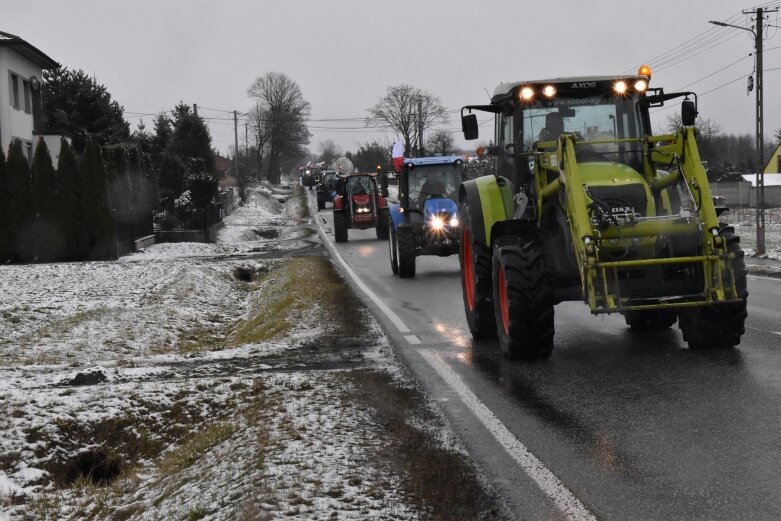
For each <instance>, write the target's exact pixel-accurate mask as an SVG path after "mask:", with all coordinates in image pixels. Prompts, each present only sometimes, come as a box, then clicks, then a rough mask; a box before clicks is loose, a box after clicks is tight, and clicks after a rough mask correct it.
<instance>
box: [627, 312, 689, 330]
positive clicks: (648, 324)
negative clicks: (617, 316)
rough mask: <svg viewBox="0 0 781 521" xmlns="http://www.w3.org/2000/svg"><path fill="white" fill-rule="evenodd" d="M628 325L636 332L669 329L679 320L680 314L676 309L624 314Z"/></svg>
mask: <svg viewBox="0 0 781 521" xmlns="http://www.w3.org/2000/svg"><path fill="white" fill-rule="evenodd" d="M624 320H625V321H626V325H627V326H629V327H631V328H632V329H633V330H634V331H650V330H654V329H667V328H669V327H672V326H673V324H675V321H676V320H678V314H677V313H676V312H675V310H674V309H649V310H647V311H626V312H624Z"/></svg>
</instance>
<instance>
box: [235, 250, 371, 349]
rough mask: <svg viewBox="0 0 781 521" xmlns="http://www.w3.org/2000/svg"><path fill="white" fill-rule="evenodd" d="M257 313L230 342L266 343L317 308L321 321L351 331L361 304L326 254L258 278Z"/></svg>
mask: <svg viewBox="0 0 781 521" xmlns="http://www.w3.org/2000/svg"><path fill="white" fill-rule="evenodd" d="M258 282H259V284H258V292H259V296H258V300H257V302H256V311H255V315H254V316H253V317H251V318H249V319H246V320H243V321H241V322H240V323H239V324H238V325H237V326H236V327H235V330H234V332H233V335H232V338H231V339H230V340H229V341H228V345H232V346H236V345H241V344H246V343H256V342H266V341H269V340H273V339H275V338H279V337H281V336H283V335H285V334H287V333H289V332H290V331H291V330H292V329H293V327H294V325H295V324H299V323H300V322H301V321H302V318H303V316H304V314H305V313H307V312H311V311H315V313H316V314H315V318H316V323H317V324H323V325H326V326H329V325H330V326H332V327H336V328H338V329H339V331H335V333H338V334H351V333H352V331H350V330H351V329H352V328H353V326H354V322H355V321H349V320H344V318H345V317H350V316H353V317H354V316H355V314H354V313H355V312H356V309H357V308H358V306H359V304H358V301H357V300H356V297H355V296H354V295H353V294H352V292H351V291H349V289H348V288H346V287H345V285H344V281H343V280H342V279H341V277H340V276H339V274H338V273H337V272H336V270H335V269H334V267H333V265H332V264H331V262H330V261H329V260H328V259H327V258H325V257H319V256H318V257H299V258H294V259H290V260H288V261H286V262H284V264H282V265H281V266H280V267H279V268H278V269H277V270H275V271H273V272H272V273H271V274H269V275H268V276H266V277H264V278H263V279H262V280H260V281H258Z"/></svg>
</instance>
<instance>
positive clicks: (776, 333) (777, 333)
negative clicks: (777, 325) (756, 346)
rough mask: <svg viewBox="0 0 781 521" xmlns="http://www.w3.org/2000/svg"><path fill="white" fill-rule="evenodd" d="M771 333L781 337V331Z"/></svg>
mask: <svg viewBox="0 0 781 521" xmlns="http://www.w3.org/2000/svg"><path fill="white" fill-rule="evenodd" d="M771 333H773V334H774V335H779V336H781V331H771Z"/></svg>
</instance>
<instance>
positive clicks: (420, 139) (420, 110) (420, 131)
mask: <svg viewBox="0 0 781 521" xmlns="http://www.w3.org/2000/svg"><path fill="white" fill-rule="evenodd" d="M418 157H423V96H418Z"/></svg>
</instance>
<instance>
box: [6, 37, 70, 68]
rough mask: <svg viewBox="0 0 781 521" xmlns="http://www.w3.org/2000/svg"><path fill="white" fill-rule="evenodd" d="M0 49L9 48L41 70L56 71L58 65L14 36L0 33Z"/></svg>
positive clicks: (35, 48)
mask: <svg viewBox="0 0 781 521" xmlns="http://www.w3.org/2000/svg"><path fill="white" fill-rule="evenodd" d="M0 47H10V48H11V49H13V50H14V51H15V52H17V53H18V54H20V55H22V56H24V57H25V58H27V59H28V60H30V61H31V62H33V63H35V64H36V65H39V66H40V67H41V68H42V69H56V68H57V67H58V65H59V64H58V63H57V62H56V61H54V60H53V59H51V58H50V57H49V56H47V55H46V54H45V53H44V52H42V51H41V50H39V49H38V48H37V47H35V46H33V45H31V44H30V43H28V42H26V41H25V40H22V39H21V38H19V37H18V36H16V35H14V34H10V33H6V32H3V31H0Z"/></svg>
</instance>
